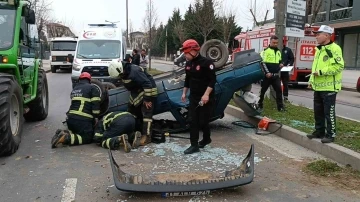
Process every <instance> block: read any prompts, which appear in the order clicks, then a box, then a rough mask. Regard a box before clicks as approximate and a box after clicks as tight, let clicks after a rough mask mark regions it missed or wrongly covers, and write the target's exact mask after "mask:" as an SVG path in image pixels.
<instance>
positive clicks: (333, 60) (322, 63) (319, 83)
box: [309, 42, 344, 92]
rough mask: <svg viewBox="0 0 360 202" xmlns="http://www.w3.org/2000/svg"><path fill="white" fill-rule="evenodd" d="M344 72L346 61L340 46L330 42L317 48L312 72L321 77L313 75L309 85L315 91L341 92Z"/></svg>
mask: <svg viewBox="0 0 360 202" xmlns="http://www.w3.org/2000/svg"><path fill="white" fill-rule="evenodd" d="M343 70H344V59H343V56H342V50H341V47H340V46H339V45H337V44H336V43H333V42H330V43H329V44H327V45H320V46H317V47H316V52H315V58H314V62H313V65H312V71H311V72H312V73H314V72H317V73H318V74H319V75H318V76H314V75H311V76H310V79H309V83H310V84H311V86H312V89H313V90H314V91H333V92H339V91H340V90H341V86H342V71H343Z"/></svg>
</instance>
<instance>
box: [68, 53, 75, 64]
mask: <svg viewBox="0 0 360 202" xmlns="http://www.w3.org/2000/svg"><path fill="white" fill-rule="evenodd" d="M67 61H68V62H70V63H73V62H74V56H73V55H71V54H69V55H68V56H67Z"/></svg>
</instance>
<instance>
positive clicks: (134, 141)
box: [129, 131, 141, 149]
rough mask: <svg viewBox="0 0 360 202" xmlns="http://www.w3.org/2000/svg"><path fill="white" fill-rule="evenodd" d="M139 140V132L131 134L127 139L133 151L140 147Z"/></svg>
mask: <svg viewBox="0 0 360 202" xmlns="http://www.w3.org/2000/svg"><path fill="white" fill-rule="evenodd" d="M140 139H141V132H140V131H136V132H135V133H132V134H131V136H130V137H129V142H130V143H131V147H132V148H133V149H137V148H139V146H140Z"/></svg>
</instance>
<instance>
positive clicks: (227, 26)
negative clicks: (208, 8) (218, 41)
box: [219, 8, 236, 43]
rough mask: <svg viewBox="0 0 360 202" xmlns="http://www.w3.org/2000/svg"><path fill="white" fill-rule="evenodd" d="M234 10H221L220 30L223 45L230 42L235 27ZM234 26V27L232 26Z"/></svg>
mask: <svg viewBox="0 0 360 202" xmlns="http://www.w3.org/2000/svg"><path fill="white" fill-rule="evenodd" d="M233 9H234V8H232V9H226V8H224V9H223V10H222V16H221V17H220V26H219V27H220V29H221V32H222V35H223V41H224V43H228V42H229V40H230V35H231V33H232V31H233V29H234V28H235V27H236V25H235V14H234V10H233ZM234 25H235V26H234Z"/></svg>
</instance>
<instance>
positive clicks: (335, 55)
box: [307, 25, 344, 143]
mask: <svg viewBox="0 0 360 202" xmlns="http://www.w3.org/2000/svg"><path fill="white" fill-rule="evenodd" d="M333 32H334V30H333V28H331V27H329V26H326V25H322V26H321V27H320V28H319V30H318V31H317V32H314V33H316V40H317V42H318V44H319V46H317V47H316V52H315V59H314V62H313V65H312V71H311V72H312V74H311V76H310V80H309V83H310V86H309V87H310V88H312V89H313V90H314V116H315V131H314V132H313V133H312V134H309V135H308V136H307V137H308V138H310V139H312V138H322V139H321V142H322V143H330V142H333V141H334V138H335V136H336V115H335V103H336V95H337V93H338V92H339V91H340V90H341V84H342V71H343V69H344V60H343V56H342V50H341V48H340V46H339V45H337V44H335V43H334V42H333V41H331V35H332V34H333ZM325 120H326V121H325ZM325 123H326V127H325ZM325 129H326V132H325Z"/></svg>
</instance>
